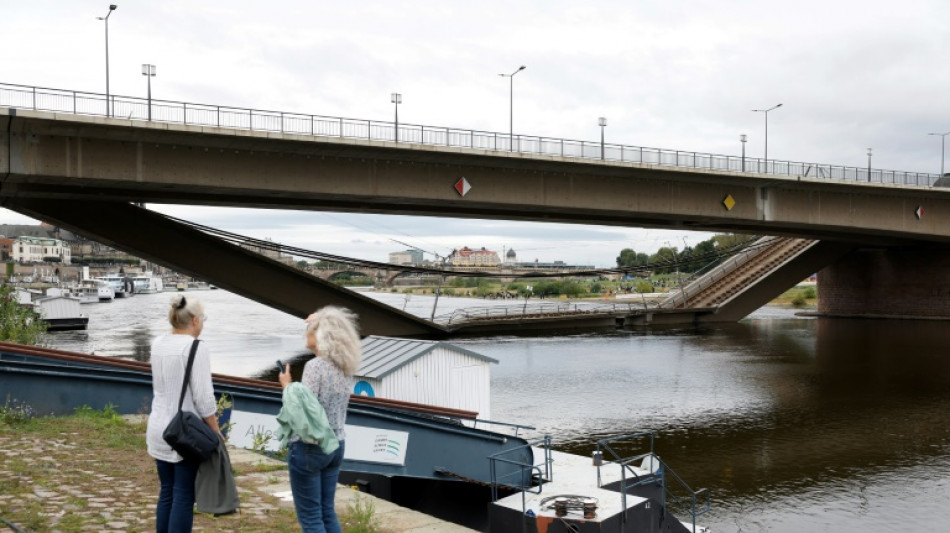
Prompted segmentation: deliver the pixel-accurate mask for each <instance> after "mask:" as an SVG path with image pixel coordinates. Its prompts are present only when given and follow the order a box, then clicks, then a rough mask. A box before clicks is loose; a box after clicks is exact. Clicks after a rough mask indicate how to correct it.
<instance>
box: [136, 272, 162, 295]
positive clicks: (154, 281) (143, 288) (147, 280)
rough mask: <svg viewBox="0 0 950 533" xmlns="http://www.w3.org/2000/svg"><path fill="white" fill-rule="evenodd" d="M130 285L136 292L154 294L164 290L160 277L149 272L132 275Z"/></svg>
mask: <svg viewBox="0 0 950 533" xmlns="http://www.w3.org/2000/svg"><path fill="white" fill-rule="evenodd" d="M132 287H133V290H134V291H135V293H136V294H155V293H156V292H162V291H163V290H165V284H164V283H163V282H162V278H160V277H158V276H155V275H153V274H152V273H151V272H143V273H141V274H136V275H134V276H132Z"/></svg>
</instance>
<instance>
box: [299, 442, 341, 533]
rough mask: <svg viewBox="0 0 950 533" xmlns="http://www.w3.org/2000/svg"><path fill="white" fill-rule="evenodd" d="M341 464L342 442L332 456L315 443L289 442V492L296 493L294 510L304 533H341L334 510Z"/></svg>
mask: <svg viewBox="0 0 950 533" xmlns="http://www.w3.org/2000/svg"><path fill="white" fill-rule="evenodd" d="M342 462H343V442H342V441H340V447H339V448H337V450H336V451H334V452H333V453H331V454H329V455H327V454H325V453H323V450H322V449H321V448H320V446H319V445H316V444H307V443H305V442H302V441H297V442H292V443H290V455H289V456H288V457H287V466H288V469H289V470H290V490H291V491H292V492H293V494H294V508H295V509H296V510H297V521H298V522H300V527H301V528H302V529H303V533H341V530H340V521H339V520H337V517H336V511H335V510H334V509H333V496H334V495H335V494H336V481H337V479H338V478H339V477H340V464H341V463H342Z"/></svg>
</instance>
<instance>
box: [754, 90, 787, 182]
mask: <svg viewBox="0 0 950 533" xmlns="http://www.w3.org/2000/svg"><path fill="white" fill-rule="evenodd" d="M780 107H782V104H776V105H774V106H772V107H770V108H768V109H753V110H752V112H753V113H765V173H766V174H768V172H769V111H774V110H776V109H778V108H780Z"/></svg>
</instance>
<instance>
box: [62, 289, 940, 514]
mask: <svg viewBox="0 0 950 533" xmlns="http://www.w3.org/2000/svg"><path fill="white" fill-rule="evenodd" d="M189 294H190V295H192V296H193V297H198V298H200V299H202V300H203V301H204V302H205V306H206V312H207V315H208V316H209V320H208V322H207V324H206V326H205V332H204V333H203V335H202V338H203V339H205V340H206V341H208V343H209V345H210V348H211V350H212V354H213V362H212V366H213V370H214V371H215V372H220V373H226V374H234V375H242V376H253V377H264V378H270V379H275V372H274V370H273V366H274V360H275V359H278V358H281V359H284V360H297V362H298V364H299V363H301V362H302V361H303V360H304V359H305V358H306V355H307V352H306V350H305V349H304V348H303V337H302V321H301V320H300V319H298V318H295V317H292V316H289V315H286V314H284V313H281V312H279V311H275V310H272V309H269V308H267V307H264V306H262V305H259V304H256V303H254V302H252V301H250V300H246V299H244V298H242V297H240V296H236V295H234V294H230V293H227V292H225V291H220V290H217V291H201V292H196V293H189ZM371 295H372V296H373V297H374V298H378V299H381V300H383V301H385V302H387V303H389V304H390V305H393V306H395V307H399V308H405V309H406V310H407V311H410V312H413V313H416V314H419V315H421V316H429V314H430V313H431V312H432V304H433V300H432V298H431V297H428V298H427V297H424V296H413V297H411V298H409V299H406V298H405V297H404V296H402V295H395V294H384V293H381V294H371ZM169 298H170V296H169V295H168V294H154V295H137V296H135V297H134V298H131V299H128V300H116V301H115V302H113V303H111V304H90V305H86V306H83V310H84V312H87V313H88V314H89V316H90V326H89V330H88V331H86V332H61V333H55V334H51V339H52V340H51V343H52V345H53V346H55V347H59V348H63V349H68V350H76V351H81V352H95V353H97V354H100V355H114V356H119V357H132V358H135V359H140V360H148V351H149V345H150V343H151V340H152V338H154V336H155V335H157V334H160V333H161V332H164V331H166V330H167V329H168V327H167V322H166V321H165V313H166V309H167V307H166V306H167V305H168V300H169ZM484 305H485V302H484V301H483V300H473V299H463V298H458V299H455V298H443V299H442V300H440V301H439V309H438V313H439V314H441V313H444V312H449V311H452V310H454V309H457V308H462V307H471V306H484ZM453 342H454V343H456V344H459V345H462V346H464V347H466V348H468V349H471V350H474V351H476V352H479V353H482V354H485V355H488V356H490V357H493V358H495V359H497V360H498V361H499V364H498V365H495V366H493V367H492V380H491V390H492V413H493V417H494V418H495V419H496V420H500V421H506V422H515V423H521V424H527V425H531V426H534V427H536V428H537V429H536V430H535V431H531V432H530V433H529V435H528V436H529V437H537V436H541V435H551V436H552V437H553V439H554V442H555V445H556V447H557V448H558V449H560V450H563V451H570V452H574V453H579V454H584V455H588V454H589V453H590V452H591V451H592V449H593V442H594V440H596V439H598V438H604V437H609V436H615V435H623V434H627V433H632V432H635V431H638V430H641V429H653V430H656V431H657V439H656V452H657V453H658V454H659V455H660V456H661V457H662V458H663V459H664V460H665V461H666V462H667V463H668V464H669V465H670V466H671V467H672V468H673V469H674V470H675V471H676V473H677V474H678V475H679V476H680V477H681V478H682V479H684V480H685V481H686V482H687V483H689V484H690V485H691V486H692V487H693V488H699V487H706V488H708V489H709V490H711V491H712V494H713V508H712V511H710V513H709V514H707V515H705V516H704V517H702V518H701V520H699V523H701V524H705V525H710V526H712V527H713V530H714V531H715V532H717V533H718V532H733V531H735V532H739V531H743V532H751V531H775V532H801V531H810V532H811V531H835V532H840V531H861V532H891V531H916V530H918V529H920V530H927V531H948V530H950V513H948V512H947V511H946V508H947V503H948V502H950V357H948V353H947V351H948V350H947V347H948V346H950V327H947V325H946V324H945V323H942V322H921V321H892V320H873V321H872V320H847V319H811V318H801V317H797V316H795V314H794V313H793V312H792V311H789V310H784V309H777V308H771V307H766V308H763V309H761V310H759V311H757V312H756V313H754V314H753V315H751V316H750V317H749V318H747V319H745V320H743V321H741V322H739V323H737V324H729V325H722V326H713V327H701V328H664V329H652V330H650V329H647V330H641V331H635V332H621V333H614V334H589V335H575V336H556V337H555V336H544V337H528V338H516V337H494V338H478V339H465V340H458V341H453ZM624 451H628V452H630V453H631V454H632V453H633V452H634V450H633V449H630V450H624ZM681 516H682V515H681Z"/></svg>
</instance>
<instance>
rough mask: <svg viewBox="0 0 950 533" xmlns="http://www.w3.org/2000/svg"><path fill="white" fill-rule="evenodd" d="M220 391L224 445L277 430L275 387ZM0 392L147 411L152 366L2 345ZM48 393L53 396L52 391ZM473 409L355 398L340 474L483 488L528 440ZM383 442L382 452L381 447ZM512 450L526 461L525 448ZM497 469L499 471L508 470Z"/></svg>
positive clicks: (225, 385)
mask: <svg viewBox="0 0 950 533" xmlns="http://www.w3.org/2000/svg"><path fill="white" fill-rule="evenodd" d="M212 379H213V383H214V390H215V393H216V394H217V395H221V394H227V395H228V396H229V397H230V399H231V400H232V402H233V407H232V408H231V414H230V420H229V422H230V423H231V431H230V434H229V437H228V439H229V442H230V443H231V444H234V445H238V446H245V447H251V446H252V445H253V444H254V442H255V440H257V441H258V442H265V443H267V444H268V447H269V448H275V449H276V444H277V443H276V442H273V439H269V438H267V437H268V436H270V435H273V433H274V432H275V431H276V429H277V422H276V416H277V413H278V412H279V411H280V408H281V405H282V390H281V387H280V385H279V384H278V383H276V382H274V381H263V380H258V379H251V378H241V377H235V376H226V375H221V374H214V375H213V376H212ZM0 390H3V391H4V392H5V394H8V395H9V396H10V398H15V399H17V400H18V401H20V402H22V403H24V404H27V405H29V406H30V407H32V408H33V409H34V410H35V411H36V412H38V413H43V414H68V413H72V412H73V411H74V410H75V409H76V408H77V407H80V406H83V405H88V406H90V407H92V408H95V409H102V408H104V407H105V406H106V405H112V406H113V409H115V410H116V411H117V412H118V413H120V414H126V413H129V414H132V413H141V412H146V411H147V410H148V408H149V406H150V405H151V397H152V375H151V366H150V365H149V363H145V362H140V361H132V360H125V359H118V358H114V357H101V356H95V355H86V354H78V353H74V352H65V351H61V350H51V349H48V348H39V347H34V346H23V345H18V344H12V343H6V342H0ZM50 390H55V391H56V394H49V391H50ZM475 416H476V413H473V412H469V411H462V410H459V409H447V408H441V407H435V406H427V405H421V404H415V403H409V402H398V401H391V400H385V399H381V398H367V397H359V396H352V397H351V399H350V404H349V407H348V410H347V425H346V432H347V435H348V436H349V437H350V440H352V442H353V445H352V446H350V445H349V442H350V440H348V441H347V444H348V446H347V450H346V455H345V456H344V461H343V467H342V468H343V471H345V472H350V473H357V474H374V475H378V476H383V477H386V478H412V479H430V480H446V479H448V480H472V481H475V482H477V483H483V484H485V483H489V482H490V480H491V472H490V471H489V465H488V461H486V460H485V458H486V457H488V456H489V455H492V454H496V453H499V452H503V451H505V450H509V449H512V448H520V447H522V446H524V445H526V444H527V441H525V440H524V439H522V438H520V437H517V436H512V435H508V434H501V433H495V432H492V431H488V430H485V429H479V428H472V427H467V426H465V425H463V424H462V423H461V421H462V420H463V419H473V418H474V417H475ZM380 440H381V441H382V442H385V443H387V445H385V446H382V447H379V446H376V445H375V444H374V443H376V442H379V441H380ZM526 453H527V454H528V455H529V456H525V452H523V451H522V452H518V453H517V456H518V457H519V458H521V459H522V460H526V461H530V460H531V457H530V449H529V450H528V451H527V452H526ZM511 471H512V469H511V468H508V467H505V466H504V465H502V466H501V467H499V472H503V473H506V474H510V473H511Z"/></svg>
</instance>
